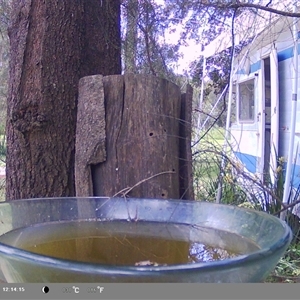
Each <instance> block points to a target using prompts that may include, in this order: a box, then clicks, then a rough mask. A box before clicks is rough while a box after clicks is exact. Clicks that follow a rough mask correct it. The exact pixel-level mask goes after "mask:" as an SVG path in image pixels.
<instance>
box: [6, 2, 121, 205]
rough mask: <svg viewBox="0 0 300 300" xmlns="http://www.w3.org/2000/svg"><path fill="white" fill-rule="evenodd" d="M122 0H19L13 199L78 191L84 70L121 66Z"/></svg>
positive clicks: (12, 112)
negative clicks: (77, 146)
mask: <svg viewBox="0 0 300 300" xmlns="http://www.w3.org/2000/svg"><path fill="white" fill-rule="evenodd" d="M119 9H120V7H119V0H107V1H104V0H103V1H94V0H78V1H68V0H59V1H41V0H15V1H14V3H13V16H12V26H11V28H10V31H9V35H10V42H11V66H10V85H9V96H8V114H7V129H6V134H7V160H6V167H7V174H6V198H7V200H12V199H21V198H31V197H48V196H49V197H59V196H73V195H75V181H74V150H75V149H74V147H75V131H76V114H77V94H78V81H79V79H80V77H82V76H86V75H91V74H98V73H101V74H103V75H109V74H119V73H120V72H121V63H120V26H119V25H120V17H119V16H120V14H119Z"/></svg>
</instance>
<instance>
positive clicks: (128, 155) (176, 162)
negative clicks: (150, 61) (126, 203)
mask: <svg viewBox="0 0 300 300" xmlns="http://www.w3.org/2000/svg"><path fill="white" fill-rule="evenodd" d="M94 78H95V79H97V80H100V81H101V82H103V91H104V105H105V133H106V134H105V148H106V149H105V152H103V151H102V152H101V153H105V154H106V157H105V159H104V156H103V157H101V158H100V159H99V157H97V159H96V160H93V159H92V157H91V156H90V154H91V152H90V150H89V152H84V151H83V149H82V148H80V146H79V144H80V143H82V142H83V148H84V147H85V148H86V146H84V145H89V146H88V148H89V149H91V150H93V149H95V145H96V144H97V138H95V135H92V136H90V134H89V132H94V133H95V134H96V133H97V130H98V131H99V134H98V135H99V138H100V137H101V140H102V141H103V136H104V135H103V123H101V124H102V125H101V128H98V129H97V130H92V127H93V126H94V125H93V124H92V123H91V121H89V120H90V118H89V116H88V115H89V114H90V113H93V112H94V110H95V109H94V108H89V109H87V108H85V109H84V110H82V113H81V115H82V116H84V120H85V121H84V122H83V124H86V125H85V126H87V128H88V129H85V130H83V127H84V126H82V125H80V122H82V121H80V118H79V119H78V123H77V129H78V130H77V133H78V135H77V136H76V139H77V140H76V145H78V147H76V152H77V151H80V152H81V155H79V154H78V155H77V156H76V157H82V158H83V160H81V162H80V164H81V165H80V166H78V167H76V174H77V176H76V178H77V179H78V181H80V183H79V182H76V190H77V186H79V188H78V193H77V195H78V196H83V195H84V194H86V195H87V194H88V195H90V194H91V188H92V189H93V191H92V194H93V195H95V196H108V197H113V196H124V197H125V196H126V197H127V196H128V197H137V198H142V197H147V198H161V199H167V198H174V199H175V198H176V199H178V198H183V199H187V198H188V197H193V193H192V188H191V186H190V184H191V180H190V179H191V153H190V152H189V151H190V147H191V145H190V142H191V137H190V134H191V129H190V126H187V127H186V126H182V124H185V125H186V124H187V123H189V124H190V119H191V109H190V107H191V102H189V101H191V95H192V90H191V88H189V89H188V91H187V94H186V96H184V97H183V98H182V97H181V92H180V88H179V87H178V86H177V85H175V84H173V83H171V82H169V81H167V80H165V79H161V78H157V77H154V76H148V75H134V74H126V75H112V76H105V77H98V78H96V77H94ZM99 84H100V83H99ZM100 85H101V84H100ZM99 93H100V91H99ZM87 95H88V93H87ZM95 95H96V94H95ZM98 97H100V96H98ZM92 98H93V97H92ZM89 99H90V96H86V100H85V101H84V100H80V99H79V100H80V102H81V103H85V107H87V106H88V105H94V104H96V102H92V103H94V104H90V100H89ZM78 109H80V106H79V107H78ZM81 109H82V108H81ZM182 110H184V113H183V114H181V111H182ZM78 115H80V111H78ZM97 115H98V116H99V114H97ZM101 115H102V112H101ZM99 118H102V119H103V115H102V117H99ZM180 118H187V120H186V121H184V120H183V121H180ZM91 120H94V118H92V119H91ZM85 122H87V123H85ZM180 122H181V123H182V124H181V125H180ZM88 124H89V125H88ZM180 126H181V129H180ZM90 138H92V139H93V142H90V141H86V139H90ZM101 145H102V146H103V143H102V144H101ZM102 146H101V147H102ZM78 149H79V150H78ZM101 149H102V150H103V147H102V148H101ZM183 149H184V150H183ZM83 153H86V154H85V158H84V155H83ZM87 153H88V155H87ZM180 160H182V161H184V162H185V163H184V164H182V162H180ZM77 161H78V162H79V161H80V160H79V159H78V160H77ZM188 164H190V166H188ZM87 166H88V167H91V171H92V174H91V176H92V185H88V183H89V182H90V181H89V180H87V179H86V181H84V177H86V176H87V175H88V176H89V173H86V172H87V170H89V169H86V168H87ZM81 169H82V171H83V172H82V174H81V175H78V174H79V172H80V170H81ZM180 172H182V174H180ZM184 176H189V177H188V179H187V180H185V179H184V180H183V179H182V178H183V177H184ZM82 184H83V185H86V187H85V188H83V187H82ZM87 185H88V186H87ZM183 191H184V193H183ZM183 194H184V195H183ZM190 199H192V198H190Z"/></svg>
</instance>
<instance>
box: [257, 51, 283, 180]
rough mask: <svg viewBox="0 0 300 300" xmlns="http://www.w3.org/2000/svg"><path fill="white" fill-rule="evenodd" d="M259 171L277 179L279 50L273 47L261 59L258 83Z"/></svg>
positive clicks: (265, 178)
mask: <svg viewBox="0 0 300 300" xmlns="http://www.w3.org/2000/svg"><path fill="white" fill-rule="evenodd" d="M258 99H259V101H258V115H257V120H258V134H257V136H258V145H259V147H258V152H259V153H258V157H259V159H258V166H257V169H258V173H259V174H260V178H261V180H263V181H264V182H268V181H270V180H271V182H272V183H274V181H275V171H276V168H277V156H278V135H279V133H278V132H279V118H278V113H279V112H278V104H279V88H278V60H277V52H276V49H275V48H274V47H272V50H271V52H270V53H269V55H268V56H267V57H265V58H263V59H262V60H261V69H260V74H259V85H258Z"/></svg>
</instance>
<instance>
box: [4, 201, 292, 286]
mask: <svg viewBox="0 0 300 300" xmlns="http://www.w3.org/2000/svg"><path fill="white" fill-rule="evenodd" d="M291 237H292V234H291V231H290V229H289V227H288V226H287V225H286V224H285V223H284V222H282V221H281V220H279V219H278V218H276V217H273V216H270V215H268V214H266V213H264V212H258V211H254V210H247V209H242V208H238V207H234V206H229V205H220V204H213V203H208V202H200V201H186V200H160V199H133V198H129V199H125V198H104V197H92V198H43V199H29V200H15V201H10V202H2V203H0V280H2V281H4V282H9V283H21V282H32V283H33V282H61V283H64V282H74V283H75V282H98V283H99V282H101V283H102V282H210V283H217V282H261V281H262V280H263V279H264V278H265V277H266V276H267V275H268V274H269V273H270V272H271V271H272V270H273V269H274V267H275V266H276V263H277V262H278V260H279V259H280V257H281V256H282V255H283V254H284V252H285V250H286V248H287V247H288V245H289V243H290V241H291Z"/></svg>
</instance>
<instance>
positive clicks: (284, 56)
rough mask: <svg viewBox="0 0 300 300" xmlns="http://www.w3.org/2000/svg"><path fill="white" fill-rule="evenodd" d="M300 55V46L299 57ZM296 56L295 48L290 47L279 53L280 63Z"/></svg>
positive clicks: (299, 49) (299, 46)
mask: <svg viewBox="0 0 300 300" xmlns="http://www.w3.org/2000/svg"><path fill="white" fill-rule="evenodd" d="M299 54H300V44H298V55H299ZM293 56H294V48H293V47H290V48H288V49H285V50H283V51H280V52H278V61H284V60H286V59H290V58H292V57H293Z"/></svg>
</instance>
